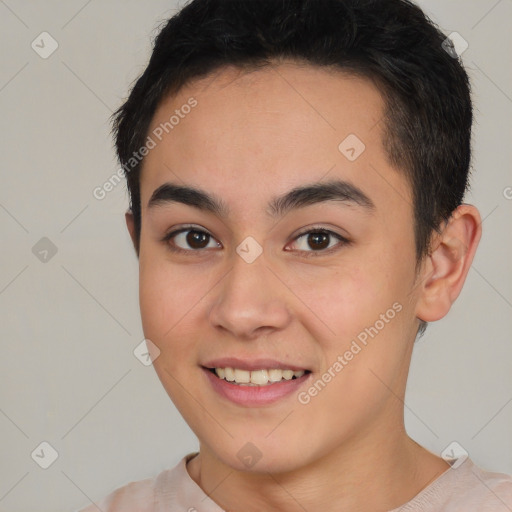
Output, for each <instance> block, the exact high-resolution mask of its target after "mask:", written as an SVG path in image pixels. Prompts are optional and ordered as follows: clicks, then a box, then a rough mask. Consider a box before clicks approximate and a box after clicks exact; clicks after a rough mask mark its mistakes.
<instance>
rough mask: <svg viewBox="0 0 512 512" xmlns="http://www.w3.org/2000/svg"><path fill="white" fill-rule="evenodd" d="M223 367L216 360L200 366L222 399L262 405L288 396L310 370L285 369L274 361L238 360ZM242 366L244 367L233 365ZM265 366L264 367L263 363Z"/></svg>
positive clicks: (310, 374) (239, 403)
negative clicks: (250, 361) (249, 361)
mask: <svg viewBox="0 0 512 512" xmlns="http://www.w3.org/2000/svg"><path fill="white" fill-rule="evenodd" d="M233 362H235V361H231V364H232V366H227V365H228V364H230V363H229V362H227V361H226V362H224V363H222V362H220V361H219V363H217V364H215V363H213V364H215V366H213V364H208V366H202V367H201V368H202V370H203V372H204V375H205V377H206V382H208V383H209V386H210V389H212V391H214V392H215V393H216V394H217V395H218V396H220V397H221V399H222V400H228V401H229V402H231V403H233V404H235V405H237V406H242V407H266V406H270V405H272V404H276V403H278V402H280V401H281V400H288V399H291V397H292V396H294V395H296V394H297V393H298V392H299V390H300V389H301V388H302V387H303V386H306V385H307V382H308V381H309V380H310V379H311V378H312V375H313V374H312V372H311V371H310V370H306V369H303V368H297V367H295V368H286V366H287V365H286V364H285V363H284V364H283V363H282V364H277V363H276V361H270V360H269V361H267V362H266V364H261V363H262V361H259V362H255V361H253V362H252V363H248V362H245V363H244V362H241V361H238V363H239V364H238V365H235V364H233ZM239 365H240V366H241V365H245V366H246V368H237V366H239ZM267 365H268V366H267ZM272 366H274V367H272ZM276 366H281V368H276Z"/></svg>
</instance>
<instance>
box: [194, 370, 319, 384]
mask: <svg viewBox="0 0 512 512" xmlns="http://www.w3.org/2000/svg"><path fill="white" fill-rule="evenodd" d="M204 368H205V369H206V370H208V371H209V372H210V373H212V374H213V375H215V376H216V377H218V378H219V379H221V380H224V381H226V382H230V383H231V384H235V385H238V386H259V387H262V386H271V385H273V384H277V383H279V382H283V381H290V380H296V379H300V378H301V377H303V376H304V375H306V374H309V373H311V372H310V371H309V370H292V369H289V368H284V369H281V368H268V369H265V368H263V369H259V370H244V369H240V368H232V367H229V366H228V367H225V368H220V367H216V368H206V367H204Z"/></svg>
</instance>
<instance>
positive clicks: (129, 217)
mask: <svg viewBox="0 0 512 512" xmlns="http://www.w3.org/2000/svg"><path fill="white" fill-rule="evenodd" d="M124 218H125V220H126V227H127V228H128V232H129V233H130V238H131V239H132V243H133V247H134V248H135V252H136V253H137V257H138V256H139V241H138V240H137V234H136V233H135V220H134V217H133V213H132V211H131V210H127V212H126V213H125V214H124Z"/></svg>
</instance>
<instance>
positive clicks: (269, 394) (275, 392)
mask: <svg viewBox="0 0 512 512" xmlns="http://www.w3.org/2000/svg"><path fill="white" fill-rule="evenodd" d="M203 371H204V372H205V373H206V377H207V378H208V380H209V381H210V383H211V385H212V387H213V389H214V390H215V391H216V392H217V393H218V394H219V395H221V396H223V397H224V398H227V399H228V400H230V401H231V402H234V403H236V404H238V405H244V406H248V407H250V406H258V405H268V404H272V403H274V402H277V401H278V400H280V399H282V398H285V397H287V396H289V395H291V394H292V393H294V392H297V390H298V388H300V387H301V386H302V385H303V384H304V382H305V381H306V380H307V379H309V377H310V376H311V375H312V374H311V373H305V374H304V375H303V376H302V377H299V378H298V379H291V380H282V381H280V382H276V383H274V384H267V385H266V386H244V385H240V384H233V383H232V382H228V381H227V380H224V379H220V378H219V377H217V375H215V374H214V373H213V372H211V371H210V370H207V369H206V368H203Z"/></svg>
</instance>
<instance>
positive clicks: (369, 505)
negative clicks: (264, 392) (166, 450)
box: [187, 420, 449, 512]
mask: <svg viewBox="0 0 512 512" xmlns="http://www.w3.org/2000/svg"><path fill="white" fill-rule="evenodd" d="M370 432H371V435H370ZM390 432H392V433H393V434H392V435H390ZM370 438H371V439H370ZM448 468H449V465H448V464H447V463H446V462H445V461H444V460H443V459H441V458H440V457H437V456H435V455H434V454H432V453H431V452H429V451H428V450H426V449H424V448H422V447H421V446H420V445H419V444H418V443H416V442H415V441H414V440H412V439H411V438H410V437H409V436H408V435H407V434H406V432H405V429H404V427H403V420H402V422H400V424H399V425H394V426H393V427H392V428H390V426H389V424H388V425H387V426H386V428H384V427H383V426H382V423H381V428H378V427H376V426H375V425H373V426H372V427H371V428H368V431H366V432H360V433H359V434H358V436H357V439H351V440H350V446H348V445H345V444H343V445H341V446H339V447H337V448H335V449H332V450H329V452H328V453H326V454H325V455H323V456H321V457H319V458H317V459H315V460H314V461H313V462H311V463H309V464H308V465H306V466H303V467H300V468H297V469H296V470H293V471H288V472H286V473H269V472H260V473H256V472H246V471H237V470H233V469H232V468H231V467H229V466H227V465H225V464H224V463H222V462H221V461H220V460H219V459H218V458H217V457H216V456H215V455H214V454H213V453H212V452H211V451H209V450H208V449H207V448H206V447H204V446H201V449H200V454H199V455H198V456H197V457H195V458H194V459H192V460H191V461H190V462H189V464H188V466H187V469H188V471H189V474H190V476H191V477H192V479H193V480H195V482H196V483H197V484H198V485H199V486H200V487H201V488H202V489H203V490H204V491H205V492H206V493H208V494H209V496H210V497H211V498H212V499H213V500H214V501H215V502H216V503H218V504H219V506H221V507H222V508H223V509H224V510H225V511H226V512H240V511H244V512H253V511H254V512H256V511H258V512H259V511H261V510H265V511H269V512H274V511H276V512H277V511H279V512H298V511H301V512H303V511H304V510H323V511H325V512H329V511H333V512H334V511H337V512H339V511H340V510H350V511H351V512H370V511H372V512H375V511H381V512H384V511H389V510H392V509H394V508H398V507H400V506H401V505H403V504H404V503H406V502H407V501H410V500H411V499H412V498H413V497H414V496H415V495H416V494H418V493H419V492H420V491H421V490H422V489H424V488H425V487H426V486H427V485H428V484H429V483H430V482H432V481H433V480H434V479H435V478H437V477H438V476H440V475H441V474H442V473H443V472H444V471H447V470H448Z"/></svg>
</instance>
